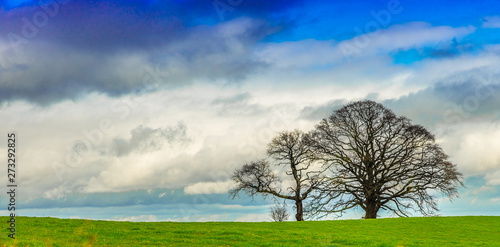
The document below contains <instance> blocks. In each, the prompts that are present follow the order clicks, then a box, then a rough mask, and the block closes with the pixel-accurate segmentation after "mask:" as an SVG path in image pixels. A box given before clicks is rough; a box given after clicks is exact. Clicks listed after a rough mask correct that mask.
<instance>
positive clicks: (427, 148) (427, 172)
mask: <svg viewBox="0 0 500 247" xmlns="http://www.w3.org/2000/svg"><path fill="white" fill-rule="evenodd" d="M310 143H311V144H310V145H311V149H312V150H313V151H314V152H316V153H317V154H318V155H319V157H320V158H321V159H322V160H323V161H324V162H326V163H325V164H326V165H327V167H328V172H329V174H328V175H327V176H328V177H329V178H328V180H325V181H324V183H322V184H321V186H320V187H321V188H320V190H317V191H319V192H317V193H315V194H314V195H313V197H314V198H313V200H312V203H311V204H309V205H308V211H309V212H311V213H312V214H314V215H316V216H317V215H323V216H324V215H326V214H330V213H334V214H337V215H342V213H343V212H344V211H345V210H348V209H352V208H356V207H361V208H362V209H363V210H364V211H365V218H366V219H369V218H376V217H377V213H378V211H379V210H380V209H383V210H386V211H389V212H392V213H394V214H395V215H398V216H408V215H409V213H410V211H418V212H420V213H422V214H424V215H429V214H433V213H434V212H435V211H437V210H438V208H437V203H436V195H435V192H440V194H443V195H445V196H447V197H449V198H452V197H453V196H455V195H457V194H458V192H457V188H458V187H459V186H460V185H462V182H461V174H460V173H459V172H458V171H457V168H456V166H455V165H454V164H452V163H451V162H449V161H448V160H447V158H448V156H447V155H446V154H445V153H444V152H443V150H442V149H441V148H440V147H439V145H438V144H436V142H435V139H434V136H433V135H432V134H431V133H429V132H428V131H427V130H426V129H425V128H424V127H422V126H420V125H414V124H412V123H411V122H410V120H409V119H408V118H405V117H401V116H396V115H395V114H394V113H393V112H392V111H391V110H389V109H386V108H385V107H384V106H383V105H381V104H379V103H376V102H373V101H368V100H367V101H358V102H354V103H351V104H348V105H346V106H344V107H342V108H341V109H339V110H337V111H335V112H334V113H333V114H332V115H331V116H330V117H329V118H327V119H323V120H322V121H321V122H320V124H319V125H317V126H316V129H315V130H314V131H313V132H312V134H311V141H310Z"/></svg>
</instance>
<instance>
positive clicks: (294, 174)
mask: <svg viewBox="0 0 500 247" xmlns="http://www.w3.org/2000/svg"><path fill="white" fill-rule="evenodd" d="M309 139H310V138H306V134H304V133H303V132H301V131H299V130H295V131H292V132H287V131H285V132H281V133H279V134H278V135H277V136H276V137H275V138H274V139H273V140H272V141H271V143H269V145H268V149H267V154H268V156H269V158H270V160H271V161H272V162H273V163H272V164H273V165H275V166H282V167H285V168H286V172H285V174H276V173H275V172H273V170H272V168H271V165H270V162H269V161H267V160H258V161H254V162H250V163H247V164H245V165H243V167H241V168H240V169H237V170H236V171H234V174H233V176H232V177H231V178H232V180H233V181H234V182H235V183H236V187H235V188H234V189H232V190H231V191H230V194H231V195H232V196H233V198H234V197H236V196H237V195H238V193H239V192H241V191H244V192H246V193H247V194H249V195H251V196H252V197H254V196H255V195H256V194H261V195H264V196H267V195H270V196H272V197H274V198H275V199H280V198H281V199H284V200H292V201H294V202H295V209H296V215H295V218H296V220H297V221H303V220H304V213H303V212H304V208H303V201H304V200H305V199H306V198H307V197H308V196H309V194H310V193H311V192H312V191H313V190H314V189H315V188H316V186H317V185H318V184H320V180H321V177H320V174H321V172H320V171H318V170H315V169H313V167H314V166H313V163H314V153H313V152H312V151H311V149H310V146H309V145H308V143H307V142H306V140H309ZM268 160H269V159H268ZM282 175H287V176H289V177H290V178H291V180H292V185H291V186H288V187H287V188H284V186H283V184H282V181H281V178H280V177H283V176H282Z"/></svg>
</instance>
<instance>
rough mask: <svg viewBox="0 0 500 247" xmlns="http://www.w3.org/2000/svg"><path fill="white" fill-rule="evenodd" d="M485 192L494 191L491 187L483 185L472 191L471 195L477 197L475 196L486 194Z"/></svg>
mask: <svg viewBox="0 0 500 247" xmlns="http://www.w3.org/2000/svg"><path fill="white" fill-rule="evenodd" d="M486 191H495V188H494V187H492V186H486V185H483V186H481V187H480V188H479V189H475V190H472V191H471V193H472V194H474V195H477V194H481V193H483V192H486Z"/></svg>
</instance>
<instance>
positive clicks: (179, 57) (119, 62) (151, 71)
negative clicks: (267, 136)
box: [0, 1, 277, 105]
mask: <svg viewBox="0 0 500 247" xmlns="http://www.w3.org/2000/svg"><path fill="white" fill-rule="evenodd" d="M187 2H190V1H186V2H185V1H179V2H178V1H168V2H167V3H162V4H160V3H156V2H142V1H126V2H118V1H69V2H67V3H60V2H57V1H50V2H49V4H46V5H40V6H39V5H36V6H24V7H20V8H15V9H12V10H9V11H6V10H0V19H1V20H2V21H1V22H0V30H2V34H3V35H2V36H0V54H1V57H0V66H1V67H0V92H1V93H0V102H5V101H13V100H27V101H29V102H32V103H36V104H40V105H50V104H52V103H56V102H59V101H61V100H67V99H69V100H75V99H78V98H79V97H81V96H85V95H87V94H88V93H92V92H97V93H103V94H106V95H109V96H112V97H115V96H122V95H126V94H130V93H133V92H136V91H141V90H142V89H143V87H144V86H145V85H144V84H148V83H149V84H154V85H155V88H156V89H166V88H172V87H179V86H185V85H190V84H191V82H193V81H194V80H203V81H207V80H208V81H216V80H222V81H226V82H228V83H234V82H239V81H241V80H243V79H245V78H246V76H247V75H248V74H249V73H254V72H255V71H256V70H258V69H261V68H265V67H266V64H265V63H263V62H262V61H258V60H255V59H256V58H254V57H252V56H251V54H252V51H253V49H254V45H255V43H256V42H258V41H260V40H262V39H264V38H265V37H266V36H268V35H270V34H272V33H274V32H276V30H277V29H276V27H273V26H270V25H269V24H268V23H267V22H266V21H263V20H259V19H252V18H239V19H229V18H228V19H227V20H225V21H224V22H214V23H212V24H210V23H209V24H210V25H205V24H203V21H200V23H194V22H189V20H191V21H193V20H194V19H196V18H195V17H194V16H190V14H188V12H189V13H191V12H190V11H191V10H190V9H187V6H183V5H184V4H187ZM209 2H210V1H208V3H209ZM243 5H244V4H243V3H242V6H243ZM193 6H196V7H192V8H193V9H192V11H194V13H197V12H200V13H202V14H200V15H199V16H198V19H196V20H204V16H209V15H216V12H215V10H214V9H213V8H214V7H213V6H212V5H211V4H207V2H206V3H204V4H201V2H200V5H193ZM185 7H186V8H185ZM234 11H236V10H234ZM44 18H46V19H44Z"/></svg>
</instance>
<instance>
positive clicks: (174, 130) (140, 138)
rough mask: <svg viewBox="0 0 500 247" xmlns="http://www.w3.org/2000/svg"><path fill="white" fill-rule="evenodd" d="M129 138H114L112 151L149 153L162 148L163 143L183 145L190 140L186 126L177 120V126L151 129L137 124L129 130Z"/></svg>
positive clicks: (119, 154)
mask: <svg viewBox="0 0 500 247" xmlns="http://www.w3.org/2000/svg"><path fill="white" fill-rule="evenodd" d="M130 134H131V138H130V140H124V139H121V138H116V139H114V140H113V147H112V149H113V151H114V152H116V155H117V156H124V155H127V154H129V153H131V152H141V153H143V154H144V153H149V152H154V151H158V150H160V149H162V147H163V145H164V144H165V143H168V144H170V145H181V146H184V145H186V144H187V143H189V142H190V141H191V140H190V139H189V137H188V136H187V126H186V125H185V124H184V123H182V122H179V123H178V124H177V126H174V127H165V128H157V129H152V128H150V127H146V126H142V125H141V126H138V127H137V128H135V129H133V130H131V131H130Z"/></svg>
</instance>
